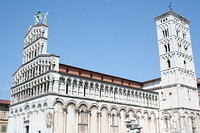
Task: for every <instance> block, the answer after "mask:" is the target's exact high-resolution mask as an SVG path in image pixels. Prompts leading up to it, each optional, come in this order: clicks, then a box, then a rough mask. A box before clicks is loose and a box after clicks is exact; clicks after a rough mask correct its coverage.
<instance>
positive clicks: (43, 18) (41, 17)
mask: <svg viewBox="0 0 200 133" xmlns="http://www.w3.org/2000/svg"><path fill="white" fill-rule="evenodd" d="M47 15H48V12H46V13H45V14H42V13H41V12H40V11H38V12H36V13H35V15H34V18H35V24H38V23H42V24H45V25H46V24H47Z"/></svg>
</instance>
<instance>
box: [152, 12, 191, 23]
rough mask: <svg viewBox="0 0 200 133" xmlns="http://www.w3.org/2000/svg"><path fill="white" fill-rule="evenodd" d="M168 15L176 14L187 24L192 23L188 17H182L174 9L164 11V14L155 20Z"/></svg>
mask: <svg viewBox="0 0 200 133" xmlns="http://www.w3.org/2000/svg"><path fill="white" fill-rule="evenodd" d="M168 15H173V16H176V17H177V18H179V19H180V20H182V21H184V22H186V23H187V24H189V23H190V21H189V20H188V19H186V18H184V17H182V16H181V15H179V14H177V13H175V12H174V11H168V12H166V13H164V14H162V15H160V16H158V17H156V18H155V21H157V20H159V19H161V18H163V17H165V16H168Z"/></svg>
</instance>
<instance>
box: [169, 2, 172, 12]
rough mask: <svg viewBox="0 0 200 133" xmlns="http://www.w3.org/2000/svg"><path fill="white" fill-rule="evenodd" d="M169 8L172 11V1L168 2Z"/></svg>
mask: <svg viewBox="0 0 200 133" xmlns="http://www.w3.org/2000/svg"><path fill="white" fill-rule="evenodd" d="M169 10H170V11H172V1H170V3H169Z"/></svg>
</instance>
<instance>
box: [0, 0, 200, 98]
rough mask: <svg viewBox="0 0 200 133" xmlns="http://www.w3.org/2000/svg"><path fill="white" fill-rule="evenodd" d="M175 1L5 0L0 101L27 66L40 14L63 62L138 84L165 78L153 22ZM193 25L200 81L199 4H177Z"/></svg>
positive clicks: (51, 47)
mask: <svg viewBox="0 0 200 133" xmlns="http://www.w3.org/2000/svg"><path fill="white" fill-rule="evenodd" d="M169 1H170V0H1V1H0V12H1V14H0V18H1V19H0V26H1V28H0V62H1V64H0V99H9V97H10V87H11V86H12V84H11V80H12V78H11V77H12V74H13V73H14V72H15V71H16V70H17V68H18V67H19V66H20V65H21V63H22V48H23V37H24V35H25V33H26V32H27V29H28V27H29V26H30V25H32V24H33V21H34V20H33V15H34V14H35V12H36V11H42V12H46V11H48V12H49V14H48V25H49V40H48V52H49V53H52V54H57V55H60V56H61V57H60V62H61V63H64V64H69V65H73V66H77V67H81V68H85V69H89V70H93V71H98V72H102V73H106V74H111V75H115V76H120V77H124V78H128V79H132V80H136V81H145V80H150V79H153V78H158V77H160V71H159V56H158V48H157V36H156V28H155V22H154V18H155V17H156V16H158V15H161V14H162V13H164V12H166V11H168V5H169ZM172 1H173V8H174V11H175V12H177V13H178V14H180V15H182V16H184V17H186V18H187V19H189V20H190V21H191V26H190V28H191V35H192V44H193V54H194V59H195V64H196V72H197V76H198V77H200V50H199V49H200V46H199V43H200V14H199V12H200V8H199V6H200V1H199V0H176V1H175V0H172Z"/></svg>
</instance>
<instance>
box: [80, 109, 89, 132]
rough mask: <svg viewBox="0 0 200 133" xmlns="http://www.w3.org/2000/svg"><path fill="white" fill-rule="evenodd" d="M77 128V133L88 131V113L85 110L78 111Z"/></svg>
mask: <svg viewBox="0 0 200 133" xmlns="http://www.w3.org/2000/svg"><path fill="white" fill-rule="evenodd" d="M78 130H79V133H87V132H88V113H87V112H86V110H81V111H80V114H79V122H78Z"/></svg>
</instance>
